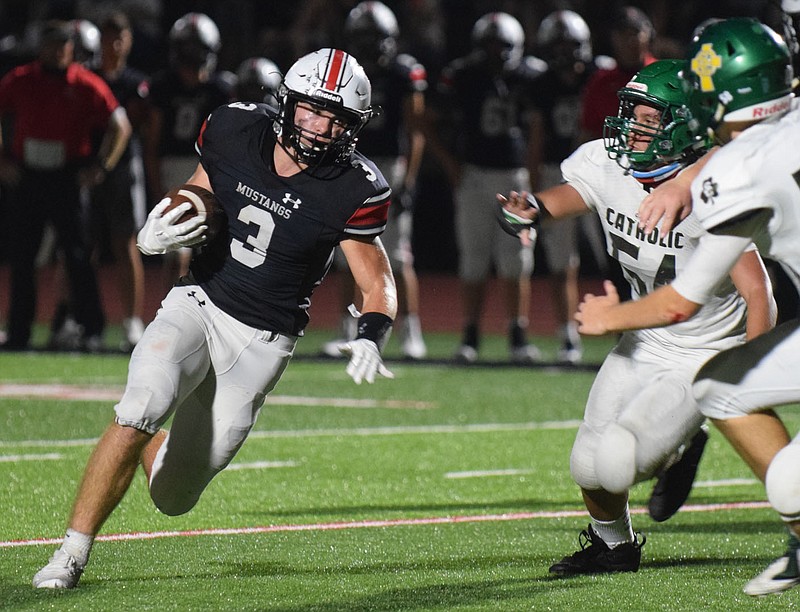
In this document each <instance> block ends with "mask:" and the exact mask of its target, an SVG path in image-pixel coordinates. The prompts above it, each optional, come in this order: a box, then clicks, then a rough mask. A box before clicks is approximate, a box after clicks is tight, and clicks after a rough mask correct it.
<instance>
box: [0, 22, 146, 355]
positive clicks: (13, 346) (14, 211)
mask: <svg viewBox="0 0 800 612" xmlns="http://www.w3.org/2000/svg"><path fill="white" fill-rule="evenodd" d="M74 44H75V43H74V40H73V38H72V30H71V28H70V27H69V25H68V24H67V23H65V22H60V21H50V22H47V23H46V24H45V25H44V26H43V29H42V33H41V46H40V49H39V56H38V58H37V59H36V60H34V61H33V62H31V63H28V64H24V65H22V66H19V67H17V68H15V69H13V70H11V71H10V72H9V73H7V74H6V75H5V76H4V77H3V79H2V80H0V120H2V121H3V122H4V125H6V126H7V127H8V131H7V132H6V133H7V134H10V135H11V139H10V141H9V142H3V141H2V138H0V183H2V187H3V189H4V192H5V196H6V197H7V198H8V199H7V215H8V219H7V223H6V224H5V226H6V232H7V235H6V237H5V238H4V240H6V241H7V244H8V255H9V263H10V268H11V291H10V310H9V319H8V330H7V331H8V338H7V340H6V342H5V343H4V344H3V345H2V346H3V348H4V349H6V350H21V349H26V348H28V347H29V344H30V337H31V327H32V325H33V321H34V316H35V312H36V273H35V272H36V270H35V260H36V255H37V253H38V251H39V247H40V246H41V243H42V237H43V234H44V228H45V226H46V225H47V224H48V223H49V224H51V225H52V227H53V229H54V231H55V234H56V240H57V244H58V247H59V249H60V251H61V252H62V253H63V256H64V263H65V267H66V271H67V280H68V283H69V294H70V296H71V300H72V304H71V310H72V312H73V313H74V315H75V319H76V321H77V322H78V324H79V325H81V326H82V328H83V343H82V344H83V345H82V347H81V348H84V349H98V348H100V346H101V344H102V333H103V329H104V326H105V320H104V316H103V311H102V309H101V305H100V297H99V294H98V288H97V280H96V276H95V272H94V269H93V267H92V264H91V261H90V254H89V247H88V243H87V236H86V235H85V234H86V228H85V226H84V224H83V222H82V218H81V188H82V187H91V186H94V185H96V184H98V183H100V182H101V181H102V180H103V178H104V176H105V174H106V173H107V172H109V171H110V170H111V169H113V168H114V166H115V165H116V163H117V161H118V160H119V158H120V156H121V155H122V153H123V151H124V150H125V146H126V144H127V142H128V139H129V137H130V133H131V126H130V122H129V121H128V119H127V115H126V113H125V110H124V109H123V108H122V107H120V106H119V104H118V102H117V100H116V98H115V97H114V95H113V94H112V93H111V90H110V89H109V87H108V85H106V84H105V82H104V81H103V79H101V78H100V77H99V76H97V75H95V74H93V73H92V72H91V71H90V70H88V69H86V68H84V67H83V66H81V65H80V64H77V63H75V62H74V61H73V54H74ZM97 134H102V140H101V145H100V147H99V150H98V153H97V154H96V155H95V154H94V149H93V146H92V142H93V137H96V135H97Z"/></svg>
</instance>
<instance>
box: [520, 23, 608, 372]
mask: <svg viewBox="0 0 800 612" xmlns="http://www.w3.org/2000/svg"><path fill="white" fill-rule="evenodd" d="M536 41H537V45H538V49H539V55H540V57H541V58H542V59H544V60H545V61H546V62H547V72H545V73H544V74H543V75H542V76H541V78H540V79H539V80H538V81H537V86H536V88H535V90H534V92H533V105H534V107H535V109H534V111H533V113H532V114H531V135H530V139H531V143H530V147H531V155H532V159H533V162H532V163H533V165H534V167H535V169H536V171H535V172H532V175H531V185H532V187H533V189H534V190H542V189H546V188H548V187H552V186H554V185H557V184H559V183H561V182H562V177H561V169H560V165H561V162H562V161H563V160H564V159H566V158H567V157H568V156H569V155H570V154H571V153H572V152H573V151H574V150H575V148H576V146H577V145H578V144H579V135H580V101H581V94H582V92H583V88H584V86H585V85H586V82H587V80H588V79H589V78H590V77H591V75H592V74H594V72H595V71H596V70H597V68H598V67H603V66H605V67H608V64H609V62H610V61H611V60H610V58H607V57H605V56H601V57H600V58H597V60H595V58H594V56H593V54H592V41H591V32H590V30H589V26H588V24H587V23H586V21H585V20H584V19H583V17H581V16H580V15H579V14H578V13H576V12H574V11H569V10H563V11H555V12H553V13H550V14H549V15H547V16H546V17H545V18H544V19H543V20H542V22H541V24H540V25H539V29H538V31H537V34H536ZM596 221H597V220H596V217H590V216H588V215H582V216H580V217H573V218H565V219H558V220H555V219H553V220H548V222H547V223H544V224H542V226H541V227H540V229H539V241H540V243H541V246H542V248H543V252H544V254H545V258H546V260H547V267H548V271H549V273H550V276H551V278H552V280H553V296H552V297H553V304H554V306H555V316H556V322H557V324H558V337H559V341H560V347H559V350H558V356H557V357H558V360H559V361H563V362H568V363H578V362H579V361H580V360H581V358H582V355H583V348H582V344H581V338H580V335H579V334H578V326H577V323H576V322H575V321H574V320H573V318H572V317H573V315H574V314H575V311H576V310H577V308H578V298H579V291H578V273H579V271H580V248H579V239H580V236H581V233H583V236H585V237H586V238H587V239H588V240H589V242H590V243H591V244H592V246H593V248H594V250H595V252H597V253H598V259H599V261H602V262H604V261H605V254H604V252H605V251H604V247H603V235H602V231H601V230H600V228H599V227H598V225H597V222H596Z"/></svg>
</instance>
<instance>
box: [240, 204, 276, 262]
mask: <svg viewBox="0 0 800 612" xmlns="http://www.w3.org/2000/svg"><path fill="white" fill-rule="evenodd" d="M237 218H238V219H239V221H241V222H242V223H246V224H248V225H254V226H255V227H256V228H257V229H258V231H257V232H256V234H255V235H254V236H253V235H250V236H248V237H247V244H244V243H243V242H241V241H240V240H236V239H235V238H234V239H233V240H231V256H232V257H233V258H234V259H235V260H236V261H238V262H239V263H242V264H244V265H246V266H247V267H248V268H256V267H258V266H260V265H261V264H263V263H264V261H266V259H267V249H268V248H269V243H270V241H271V240H272V232H274V231H275V221H274V220H273V219H272V215H271V214H270V213H268V212H267V211H266V210H263V209H261V208H258V207H257V206H245V207H244V208H243V209H242V210H240V211H239V216H238V217H237Z"/></svg>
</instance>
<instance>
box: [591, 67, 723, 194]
mask: <svg viewBox="0 0 800 612" xmlns="http://www.w3.org/2000/svg"><path fill="white" fill-rule="evenodd" d="M679 66H680V62H678V61H676V60H661V61H659V62H656V63H655V64H651V65H650V66H648V67H645V68H643V69H642V70H641V71H640V72H639V73H638V74H637V75H636V76H635V77H634V79H633V80H632V81H631V82H630V83H628V84H627V85H626V86H625V87H623V88H622V89H621V90H620V91H619V94H618V95H619V99H620V104H619V112H618V113H617V116H615V117H606V120H605V123H604V125H603V141H604V144H605V148H606V151H607V152H608V156H609V157H610V158H611V159H613V160H614V161H616V162H617V164H619V166H620V167H621V168H622V169H623V170H625V173H626V174H631V175H632V176H633V177H634V178H636V179H637V180H639V181H640V182H642V183H645V184H650V183H655V182H660V181H663V180H666V179H668V178H670V177H672V176H674V175H675V174H676V173H677V172H678V171H679V170H680V169H681V168H683V167H685V166H686V165H688V164H690V163H692V162H693V161H695V160H696V159H697V157H698V156H699V155H700V154H702V152H703V151H704V150H705V149H706V148H707V145H708V142H707V139H705V138H700V137H698V136H696V135H695V131H696V125H695V124H696V121H694V120H693V118H692V114H691V112H690V111H689V108H688V107H687V106H686V104H684V99H685V93H684V92H683V84H682V83H681V81H680V80H679V76H678V68H679ZM640 105H641V107H640ZM637 107H640V109H639V111H638V112H637V110H636V109H637ZM648 109H649V110H648ZM653 111H654V112H653ZM637 115H638V116H637Z"/></svg>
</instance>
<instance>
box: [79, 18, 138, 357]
mask: <svg viewBox="0 0 800 612" xmlns="http://www.w3.org/2000/svg"><path fill="white" fill-rule="evenodd" d="M132 45H133V31H132V29H131V24H130V21H129V20H128V18H127V16H126V15H125V14H124V13H121V12H114V13H111V14H110V15H108V16H107V17H106V18H105V19H104V20H103V22H102V23H101V24H100V53H99V63H98V64H97V65H95V68H94V71H95V72H96V73H97V74H99V75H100V76H101V77H103V79H104V80H105V81H106V82H107V83H108V85H109V87H111V91H112V92H114V95H115V96H116V98H117V100H118V101H119V103H120V104H121V105H122V106H123V107H124V108H125V109H126V111H127V113H128V117H129V119H130V121H131V124H132V125H133V135H132V137H131V139H130V142H129V143H128V147H127V148H126V149H125V153H124V154H123V156H122V159H120V162H119V163H118V164H117V166H116V167H115V168H114V170H113V171H111V172H109V173H108V175H107V176H106V179H105V180H104V181H103V182H102V183H100V184H99V185H97V186H96V187H95V188H94V190H93V191H92V213H93V221H94V222H93V226H94V236H95V241H96V242H100V241H101V240H102V239H103V238H107V241H108V247H109V249H110V251H111V255H112V257H113V260H114V262H115V264H116V273H115V280H116V283H117V289H118V291H119V298H120V303H121V305H122V313H123V319H122V327H123V339H122V347H121V348H123V349H124V350H129V349H131V348H133V346H134V345H135V344H136V343H137V342H138V341H139V338H141V336H142V332H143V331H144V322H143V320H142V317H143V308H144V267H143V265H142V255H141V253H140V252H139V249H137V248H136V233H137V232H138V231H139V229H140V228H141V227H142V225H143V224H144V219H145V217H146V213H147V210H146V208H147V195H146V190H145V182H144V181H145V179H144V165H143V162H142V145H141V140H140V136H139V135H140V134H141V131H142V130H143V129H144V126H146V124H147V121H148V117H149V106H148V102H147V98H148V95H149V83H148V78H147V75H145V74H144V73H143V72H140V71H139V70H136V69H135V68H131V67H130V66H128V61H127V60H128V55H129V54H130V50H131V48H132Z"/></svg>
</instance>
